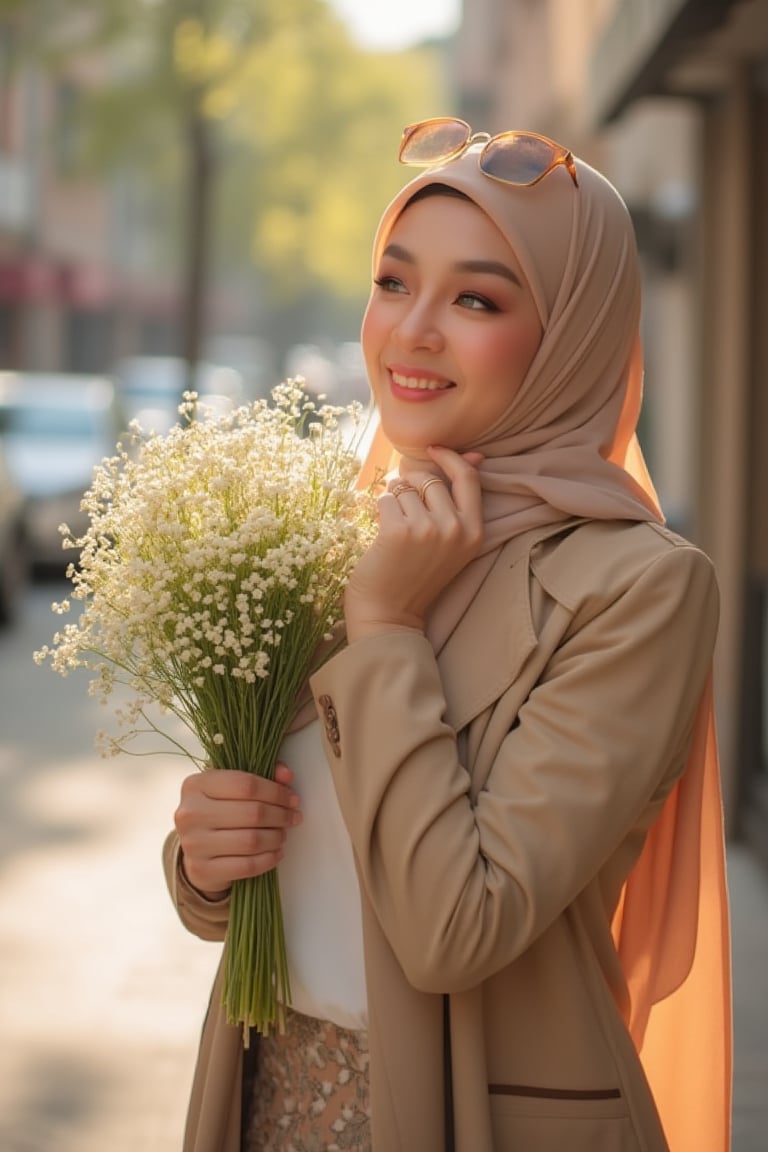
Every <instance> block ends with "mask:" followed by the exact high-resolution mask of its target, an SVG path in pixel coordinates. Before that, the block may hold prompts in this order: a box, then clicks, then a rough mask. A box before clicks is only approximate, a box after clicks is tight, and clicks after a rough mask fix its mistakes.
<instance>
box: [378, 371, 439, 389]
mask: <svg viewBox="0 0 768 1152" xmlns="http://www.w3.org/2000/svg"><path fill="white" fill-rule="evenodd" d="M392 379H393V380H394V382H395V384H397V385H398V386H399V387H400V388H410V389H412V390H413V391H414V392H438V391H440V390H441V389H443V388H450V387H451V385H450V384H446V383H441V382H440V381H439V380H421V379H419V378H418V377H415V376H401V375H400V373H399V372H393V373H392Z"/></svg>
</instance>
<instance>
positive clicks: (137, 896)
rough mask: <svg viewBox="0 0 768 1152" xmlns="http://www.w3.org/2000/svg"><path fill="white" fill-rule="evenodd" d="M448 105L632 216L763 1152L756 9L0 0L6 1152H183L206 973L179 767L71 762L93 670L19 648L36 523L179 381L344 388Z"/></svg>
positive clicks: (757, 1138)
mask: <svg viewBox="0 0 768 1152" xmlns="http://www.w3.org/2000/svg"><path fill="white" fill-rule="evenodd" d="M446 114H449V115H450V114H453V115H460V116H462V117H464V118H465V119H466V120H468V121H469V122H470V123H471V124H472V125H473V127H474V128H475V129H484V130H488V131H490V132H496V131H502V130H505V129H508V128H510V127H524V128H529V129H533V130H536V131H539V132H543V133H545V134H547V135H550V136H552V137H554V138H555V139H557V140H559V141H561V142H563V143H565V144H566V145H568V146H569V147H570V148H572V149H573V150H574V151H575V152H577V153H578V154H579V155H580V156H582V157H583V158H584V159H586V160H588V161H591V162H592V163H594V164H596V166H597V167H599V168H601V169H602V170H603V171H604V172H605V173H606V174H607V175H608V176H609V178H610V179H611V180H612V181H613V182H614V183H615V184H616V185H617V187H618V188H619V190H620V191H621V192H622V194H623V196H624V198H625V199H626V201H627V204H628V206H629V208H630V211H631V213H632V215H633V218H634V221H635V225H636V229H637V235H638V240H639V246H640V251H641V256H642V264H643V275H644V280H645V297H644V299H645V304H644V316H643V325H644V343H645V351H646V399H645V406H644V412H643V417H642V428H641V434H642V442H643V447H644V450H645V452H646V455H647V457H648V459H649V462H650V465H651V469H652V472H653V475H654V477H655V480H656V482H657V486H658V489H659V495H660V498H661V501H662V504H663V506H664V508H665V510H666V513H667V516H668V519H669V522H670V524H671V526H672V527H673V528H676V529H678V530H680V531H682V532H683V533H685V534H686V535H688V536H689V537H690V538H691V539H693V540H694V541H695V542H696V543H697V544H699V545H700V546H701V547H703V548H704V549H705V551H707V552H708V553H709V554H710V555H711V556H712V558H713V560H714V562H715V565H716V567H717V570H718V574H719V579H720V586H721V595H722V617H721V629H720V636H719V640H718V648H717V657H716V695H717V711H718V725H719V735H720V745H721V756H722V769H723V785H724V792H725V801H726V819H727V832H728V851H729V868H730V872H731V883H732V900H733V912H734V965H735V978H736V980H735V988H736V1070H737V1074H736V1111H735V1120H734V1152H758V1150H760V1152H765V1148H766V1147H767V1145H766V1137H765V1132H766V1131H768V1055H767V1054H768V1035H767V1034H766V1033H767V1032H768V453H766V451H765V448H764V438H765V436H766V433H767V432H768V215H767V214H766V212H765V206H766V204H768V148H766V144H768V0H654V2H653V3H650V2H639V0H471V2H470V0H465V2H464V3H462V2H461V0H430V2H427V0H419V3H414V2H413V0H388V2H387V3H386V4H383V3H377V2H375V0H372V2H368V0H365V2H364V0H0V786H2V801H1V803H0V1035H2V1037H3V1041H4V1042H3V1044H2V1045H0V1148H2V1149H3V1152H42V1150H43V1149H45V1150H49V1149H51V1148H55V1149H56V1150H57V1152H70V1150H71V1152H90V1150H91V1149H94V1150H95V1149H97V1148H98V1149H103V1148H104V1147H110V1148H111V1149H112V1150H113V1152H115V1150H117V1152H122V1150H125V1152H128V1149H130V1152H135V1150H136V1149H142V1150H143V1152H145V1150H146V1152H161V1150H162V1152H166V1150H168V1149H173V1148H177V1147H179V1146H180V1133H181V1126H182V1122H183V1114H184V1108H185V1105H186V1096H187V1091H188V1087H189V1078H190V1076H191V1070H192V1064H193V1060H194V1052H195V1044H196V1041H197V1035H198V1031H199V1026H200V1023H201V1020H202V1013H203V1009H204V1004H205V999H206V997H207V992H208V984H209V981H210V978H211V974H212V972H213V968H214V966H215V962H216V959H217V955H216V954H215V953H216V949H215V948H214V949H212V948H211V946H207V945H203V944H201V943H200V942H198V941H195V940H193V939H192V938H191V937H189V936H188V935H187V934H186V933H184V932H183V930H182V929H181V928H180V926H179V925H178V924H177V923H176V921H175V917H174V913H173V912H172V910H171V908H170V905H169V903H168V901H167V897H166V895H165V892H164V889H163V881H162V877H161V873H160V866H159V849H160V844H161V841H162V838H163V836H164V834H165V832H166V830H167V828H168V827H169V826H170V820H171V813H172V811H173V808H174V806H175V803H176V796H177V793H178V784H179V781H180V779H181V778H182V776H183V775H184V774H186V771H187V767H186V765H184V764H183V763H181V764H180V763H179V762H178V761H175V760H174V759H173V758H171V757H163V756H159V757H156V758H153V759H152V760H143V761H140V762H133V761H127V760H126V759H122V760H118V761H108V762H102V761H99V760H98V759H96V756H95V753H94V750H93V739H94V735H95V731H96V729H97V728H98V727H100V726H102V725H103V724H104V717H103V715H102V713H101V712H100V711H99V706H98V705H97V704H96V703H95V702H94V701H93V700H90V699H89V698H88V696H87V692H86V685H85V683H83V682H81V681H79V680H78V678H77V677H76V676H75V677H73V678H72V679H71V680H69V681H61V680H59V678H58V677H54V676H52V675H51V673H50V672H49V671H47V670H41V669H39V668H36V667H35V666H34V665H33V663H32V659H31V653H32V650H33V649H34V648H37V647H39V646H40V645H41V644H43V643H45V642H46V641H47V640H48V639H49V638H50V636H51V634H52V632H53V631H54V630H55V618H54V617H52V616H51V613H50V602H51V600H53V599H61V598H62V597H63V596H64V595H65V593H66V584H65V582H64V580H63V570H64V560H65V559H66V557H65V556H63V555H62V554H61V551H60V541H59V536H58V532H57V526H58V524H59V523H61V522H62V521H67V522H69V523H70V525H71V526H73V527H75V528H77V519H76V518H77V515H78V511H77V509H78V504H79V498H80V494H81V493H82V491H83V490H84V488H85V487H86V486H87V484H88V481H89V478H90V471H91V468H92V466H93V464H94V463H96V462H97V461H98V460H99V459H101V457H102V456H103V455H105V454H109V453H111V450H112V447H113V445H114V443H115V440H116V439H117V437H118V435H119V434H120V432H121V431H122V430H123V429H124V428H125V426H126V423H127V421H128V420H130V419H131V418H133V417H134V416H138V417H139V419H140V420H141V422H142V424H143V425H144V426H145V427H147V428H155V429H156V430H158V431H164V430H165V429H167V427H169V425H170V424H171V423H172V422H173V421H174V420H175V418H176V404H177V403H178V399H179V396H180V393H181V391H182V390H183V389H184V388H185V387H187V386H189V385H192V386H194V387H195V389H196V390H197V391H198V392H199V393H201V394H202V395H204V396H205V397H206V399H207V400H208V402H209V403H210V404H211V405H212V406H213V407H214V408H216V409H221V408H226V407H228V406H231V405H232V404H236V403H239V402H241V401H242V400H250V399H254V398H256V397H259V396H266V395H268V394H269V391H270V389H271V388H272V387H273V385H274V384H276V383H277V382H278V381H279V380H281V379H283V378H284V377H285V376H286V375H303V376H305V377H306V379H307V383H308V386H309V387H310V389H313V390H314V391H316V392H318V393H319V392H322V393H325V394H327V395H328V397H329V399H331V400H333V401H339V402H341V403H347V402H348V401H349V400H351V399H360V400H362V401H363V402H367V395H368V393H367V384H366V381H365V377H364V372H363V368H362V362H361V357H360V348H359V343H358V332H359V324H360V319H361V315H362V310H363V307H364V303H365V299H366V296H367V291H368V286H369V277H370V264H369V258H370V246H371V240H372V236H373V231H374V228H375V225H376V222H377V220H378V217H379V215H380V213H381V210H382V208H383V206H384V205H385V203H386V202H387V200H388V199H389V197H390V196H391V195H392V194H393V193H394V192H395V191H396V189H397V188H398V187H399V186H400V185H401V184H402V182H403V179H404V173H403V171H402V169H400V168H399V167H398V165H397V162H396V151H397V144H398V141H399V137H400V133H401V130H402V127H403V126H404V124H406V123H408V122H410V121H413V120H417V119H421V118H423V117H426V116H436V115H446ZM137 763H138V767H137Z"/></svg>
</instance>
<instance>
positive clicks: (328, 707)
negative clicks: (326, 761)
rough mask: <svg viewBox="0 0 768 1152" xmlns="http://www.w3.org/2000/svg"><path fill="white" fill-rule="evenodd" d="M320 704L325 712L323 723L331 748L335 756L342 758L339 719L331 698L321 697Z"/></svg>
mask: <svg viewBox="0 0 768 1152" xmlns="http://www.w3.org/2000/svg"><path fill="white" fill-rule="evenodd" d="M318 704H319V705H320V707H321V708H322V710H323V723H324V724H325V735H326V738H327V740H328V743H329V744H330V746H331V749H332V751H333V754H334V756H341V736H340V734H339V718H338V716H337V715H336V709H335V708H334V706H333V700H332V699H331V697H330V696H321V697H320V698H319V700H318Z"/></svg>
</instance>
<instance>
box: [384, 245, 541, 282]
mask: <svg viewBox="0 0 768 1152" xmlns="http://www.w3.org/2000/svg"><path fill="white" fill-rule="evenodd" d="M383 255H384V256H392V257H394V259H395V260H403V261H404V262H405V263H406V264H415V263H416V261H415V260H414V258H413V256H412V255H411V253H410V252H409V251H408V249H407V248H402V247H401V246H400V245H399V244H388V245H387V247H386V248H385V249H384V252H383ZM455 267H456V270H457V271H458V272H478V273H481V274H482V275H485V276H488V275H490V276H502V277H503V278H504V279H505V280H510V281H511V282H512V283H513V284H516V285H517V287H518V288H522V286H523V285H522V281H521V280H520V277H519V276H518V275H517V273H516V272H514V271H513V270H512V269H511V268H510V267H509V265H508V264H503V263H502V262H501V261H500V260H459V261H458V262H457V264H456V265H455Z"/></svg>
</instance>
